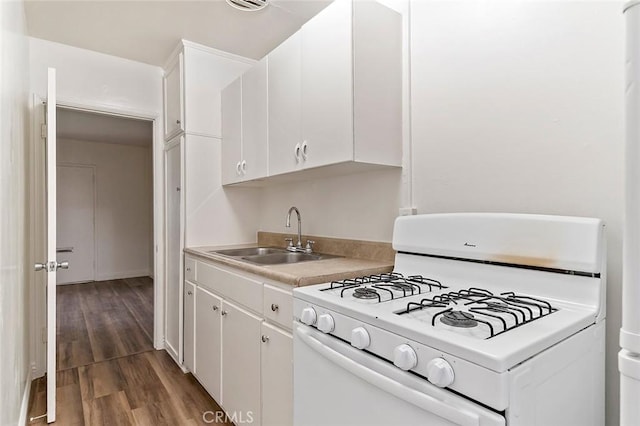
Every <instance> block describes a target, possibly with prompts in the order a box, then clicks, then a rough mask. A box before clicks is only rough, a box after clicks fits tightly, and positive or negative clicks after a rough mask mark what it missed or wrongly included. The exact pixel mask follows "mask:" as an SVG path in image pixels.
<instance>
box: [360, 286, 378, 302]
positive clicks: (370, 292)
mask: <svg viewBox="0 0 640 426" xmlns="http://www.w3.org/2000/svg"><path fill="white" fill-rule="evenodd" d="M353 297H355V298H357V299H380V295H379V294H378V292H377V291H375V290H374V289H372V288H369V287H358V288H356V289H355V290H354V291H353Z"/></svg>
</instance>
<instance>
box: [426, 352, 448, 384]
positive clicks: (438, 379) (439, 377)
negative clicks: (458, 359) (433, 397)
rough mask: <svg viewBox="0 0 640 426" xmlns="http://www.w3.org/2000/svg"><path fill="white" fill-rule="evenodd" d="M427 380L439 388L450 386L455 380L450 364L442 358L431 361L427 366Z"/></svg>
mask: <svg viewBox="0 0 640 426" xmlns="http://www.w3.org/2000/svg"><path fill="white" fill-rule="evenodd" d="M427 379H428V380H429V381H430V382H431V383H433V384H434V385H436V386H438V387H440V388H446V387H447V386H449V385H451V384H452V383H453V380H454V379H455V375H454V374H453V368H452V367H451V364H449V363H448V362H447V361H446V360H444V359H442V358H434V359H432V360H431V361H429V363H428V364H427Z"/></svg>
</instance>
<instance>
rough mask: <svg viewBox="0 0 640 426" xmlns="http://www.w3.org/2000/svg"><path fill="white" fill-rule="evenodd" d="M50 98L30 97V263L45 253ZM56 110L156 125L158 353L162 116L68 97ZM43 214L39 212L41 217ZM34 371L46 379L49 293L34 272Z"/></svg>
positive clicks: (156, 329) (157, 342) (160, 336)
mask: <svg viewBox="0 0 640 426" xmlns="http://www.w3.org/2000/svg"><path fill="white" fill-rule="evenodd" d="M44 102H45V96H43V95H39V94H37V93H32V96H31V105H30V110H31V128H32V132H31V135H32V138H31V139H32V141H31V147H30V153H29V157H30V170H29V176H30V177H31V179H30V180H31V183H30V197H29V199H30V207H31V215H30V224H29V225H30V234H31V238H30V240H31V241H30V243H31V244H30V253H29V255H30V256H29V257H30V259H31V260H30V262H31V264H34V263H36V262H38V260H37V259H40V258H41V257H42V256H43V255H44V251H43V250H44V247H43V244H42V241H44V235H45V234H44V232H45V227H44V225H45V220H44V216H43V215H42V214H41V212H43V211H45V209H44V205H43V201H44V195H45V192H44V187H43V186H42V183H44V144H43V143H42V141H43V139H41V123H43V119H44V115H43V111H44V108H43V103H44ZM57 106H58V107H60V108H64V109H73V110H79V111H87V112H95V113H100V114H107V115H113V116H118V117H125V118H134V119H139V120H147V121H151V122H152V125H153V135H152V137H153V142H152V157H153V240H154V254H153V258H154V259H153V282H154V286H153V287H154V290H153V294H154V297H153V299H154V300H153V306H154V314H153V346H154V348H155V349H164V292H165V274H164V258H163V256H162V254H163V253H164V245H165V235H164V226H163V225H162V224H163V222H164V212H163V203H164V164H163V163H164V136H163V125H162V118H161V115H162V114H161V113H154V112H149V111H142V110H137V109H128V108H119V107H113V106H110V105H103V104H97V103H83V102H77V101H74V100H70V99H65V98H64V97H60V96H59V97H58V102H57ZM39 212H40V213H39ZM29 274H30V277H29V278H30V282H31V286H32V287H31V292H30V298H31V310H30V319H31V327H30V328H31V330H30V331H31V339H30V346H31V350H30V353H31V372H32V376H31V377H32V378H37V377H42V376H43V375H44V373H45V371H46V344H45V334H44V333H45V330H46V294H45V288H44V276H43V274H41V275H38V274H37V273H36V272H35V271H33V270H31V271H30V272H29Z"/></svg>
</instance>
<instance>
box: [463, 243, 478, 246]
mask: <svg viewBox="0 0 640 426" xmlns="http://www.w3.org/2000/svg"><path fill="white" fill-rule="evenodd" d="M464 246H465V247H475V246H476V245H475V244H469V243H464Z"/></svg>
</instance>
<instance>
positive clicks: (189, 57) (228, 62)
mask: <svg viewBox="0 0 640 426" xmlns="http://www.w3.org/2000/svg"><path fill="white" fill-rule="evenodd" d="M254 62H255V61H253V60H250V59H246V58H242V57H240V56H236V55H232V54H229V53H227V52H222V51H219V50H216V49H211V48H208V47H206V46H202V45H199V44H196V43H192V42H189V41H186V40H182V41H181V42H180V45H179V46H178V48H177V49H176V52H175V53H174V54H173V56H172V59H171V60H170V61H169V62H168V64H167V66H166V67H165V75H164V113H165V140H168V139H170V138H171V137H172V136H174V135H176V134H178V133H179V132H185V133H189V134H193V135H197V136H207V137H213V138H220V137H222V131H221V108H222V106H221V92H222V89H223V88H224V87H226V86H227V85H228V84H229V83H231V82H232V81H233V80H235V79H236V78H238V76H240V75H242V73H243V72H245V71H246V70H247V69H249V67H251V65H253V64H254Z"/></svg>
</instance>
